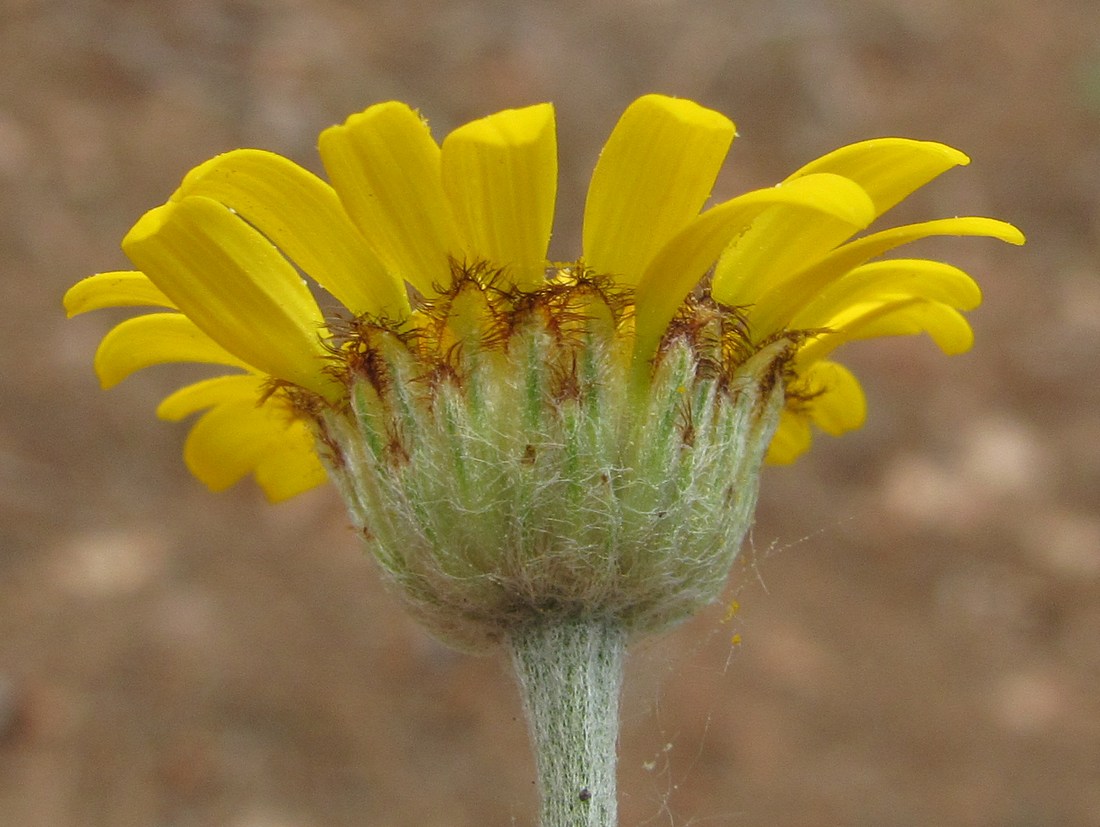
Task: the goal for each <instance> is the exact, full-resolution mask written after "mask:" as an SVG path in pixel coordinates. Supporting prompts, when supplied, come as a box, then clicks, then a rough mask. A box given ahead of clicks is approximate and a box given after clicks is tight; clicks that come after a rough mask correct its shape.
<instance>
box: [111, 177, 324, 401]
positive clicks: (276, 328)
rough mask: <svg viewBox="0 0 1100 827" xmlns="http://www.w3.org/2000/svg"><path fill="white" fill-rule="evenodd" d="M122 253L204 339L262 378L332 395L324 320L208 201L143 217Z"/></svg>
mask: <svg viewBox="0 0 1100 827" xmlns="http://www.w3.org/2000/svg"><path fill="white" fill-rule="evenodd" d="M122 248H123V250H125V252H126V254H127V255H128V256H129V257H130V258H131V259H132V260H133V261H134V262H135V263H136V264H137V265H138V266H139V267H140V268H141V269H142V270H143V271H145V273H146V274H147V275H148V276H149V278H150V279H152V281H153V282H154V283H155V284H156V285H157V286H158V287H160V289H161V290H163V291H164V292H165V294H167V295H168V297H169V298H171V299H172V300H173V301H174V302H175V303H176V305H177V306H178V307H179V308H180V309H181V310H182V311H183V312H184V313H186V314H187V315H188V316H189V317H190V318H191V319H192V320H194V322H195V324H196V325H198V327H199V328H201V329H202V330H203V331H204V332H205V333H206V334H207V335H208V336H210V338H212V339H214V340H215V341H217V342H218V343H219V344H220V345H222V347H224V348H225V349H226V350H228V351H230V352H231V353H233V354H235V355H236V356H238V357H239V358H240V359H243V360H244V361H246V362H247V363H248V364H250V365H253V366H255V367H256V368H257V369H259V370H260V371H261V372H263V373H267V374H270V375H272V376H275V377H278V378H280V379H285V380H286V381H288V382H293V383H294V384H296V385H300V386H301V387H303V388H308V389H309V390H312V391H315V392H316V393H319V394H322V395H325V396H332V395H335V385H334V383H333V380H332V379H331V378H329V377H328V375H326V374H325V373H324V371H323V368H324V365H325V361H324V360H325V357H326V353H325V350H324V347H323V346H322V342H321V336H322V334H323V332H324V321H323V319H322V317H321V311H320V309H319V308H318V307H317V302H316V301H315V300H314V298H313V296H312V295H311V294H310V292H309V288H308V287H306V285H305V284H304V283H303V282H302V279H301V277H300V276H299V275H298V273H297V271H296V270H295V269H294V268H293V267H292V266H291V265H290V264H289V263H288V262H287V261H286V259H284V258H283V257H282V256H281V255H279V252H278V251H277V250H276V249H275V248H274V247H273V246H272V245H271V242H270V241H268V240H267V239H266V238H264V237H263V236H262V235H261V234H260V233H259V232H258V231H257V230H255V229H253V228H252V227H250V226H249V225H248V224H246V223H245V222H244V221H243V220H241V218H240V217H239V216H237V215H234V214H233V213H232V212H230V211H229V210H228V209H227V208H226V207H224V206H223V205H221V204H219V203H218V202H216V201H213V200H211V199H209V198H202V197H198V196H189V197H187V198H184V199H182V200H180V201H177V202H174V203H170V204H166V205H164V206H163V207H158V208H157V209H155V210H151V211H150V212H148V213H146V214H145V215H144V216H143V217H142V218H141V220H140V221H138V223H137V224H136V225H135V226H134V228H133V229H132V230H131V231H130V232H129V234H128V235H127V236H126V238H125V239H124V240H123V242H122Z"/></svg>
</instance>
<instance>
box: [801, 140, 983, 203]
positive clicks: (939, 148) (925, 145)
mask: <svg viewBox="0 0 1100 827" xmlns="http://www.w3.org/2000/svg"><path fill="white" fill-rule="evenodd" d="M969 163H970V159H969V158H967V157H966V155H964V154H963V153H961V152H959V151H958V150H957V149H952V148H951V147H949V146H946V145H944V144H939V143H936V142H934V141H915V140H912V139H910V138H876V139H874V140H870V141H860V142H859V143H856V144H850V145H848V146H844V147H841V148H840V149H836V150H834V151H832V152H830V153H829V154H828V155H823V156H822V157H820V158H818V159H817V160H815V161H811V162H810V163H808V164H806V166H804V167H802V168H801V169H799V170H798V171H797V172H795V173H794V174H792V175H791V176H790V177H789V178H788V179H787V180H788V181H790V180H793V179H795V178H800V177H802V176H803V175H812V174H814V173H817V172H832V173H836V174H837V175H843V176H844V177H845V178H851V179H852V180H853V181H855V182H856V183H857V184H859V185H860V186H861V187H863V189H864V190H866V191H867V194H868V195H870V196H871V200H872V201H874V202H875V212H876V214H878V215H882V214H883V213H884V212H886V211H887V210H888V209H890V208H891V207H893V206H894V205H895V204H897V203H898V202H899V201H902V200H904V199H905V198H906V197H908V196H909V195H910V194H912V193H913V192H915V191H916V190H918V189H920V188H921V187H923V186H924V185H925V184H927V183H928V182H929V181H931V180H932V179H934V178H936V177H937V176H938V175H941V174H943V173H944V172H946V171H947V170H949V169H951V168H952V167H956V166H962V165H965V164H969Z"/></svg>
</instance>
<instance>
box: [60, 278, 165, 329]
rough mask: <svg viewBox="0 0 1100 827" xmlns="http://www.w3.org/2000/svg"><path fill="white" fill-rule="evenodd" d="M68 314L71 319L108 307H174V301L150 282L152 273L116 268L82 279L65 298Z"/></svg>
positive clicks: (69, 290)
mask: <svg viewBox="0 0 1100 827" xmlns="http://www.w3.org/2000/svg"><path fill="white" fill-rule="evenodd" d="M62 302H63V303H64V305H65V313H66V314H67V315H68V317H69V318H70V319H71V318H72V317H73V316H79V315H80V314H81V313H87V312H88V311H90V310H102V309H103V308H105V307H171V308H173V309H175V305H174V304H172V300H171V299H169V298H168V297H167V296H166V295H164V293H162V292H161V291H160V289H159V288H158V287H157V286H156V285H155V284H153V282H151V281H149V278H148V276H146V275H145V274H144V273H139V272H137V271H136V270H115V271H113V272H110V273H96V275H94V276H88V278H86V279H81V280H80V281H78V282H77V283H76V284H74V285H73V286H72V287H70V288H69V289H68V290H67V291H65V297H64V299H62Z"/></svg>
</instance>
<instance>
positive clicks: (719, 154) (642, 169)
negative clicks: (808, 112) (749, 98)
mask: <svg viewBox="0 0 1100 827" xmlns="http://www.w3.org/2000/svg"><path fill="white" fill-rule="evenodd" d="M734 134H735V129H734V125H733V122H732V121H730V120H729V119H728V118H726V117H725V116H723V115H720V114H719V113H717V112H714V111H712V110H709V109H705V108H703V107H701V106H699V105H698V104H697V103H693V102H692V101H687V100H678V99H675V98H668V97H664V96H662V95H646V96H645V97H642V98H639V99H638V100H636V101H635V102H634V103H632V104H631V105H630V106H629V107H628V108H627V110H626V111H625V112H624V113H623V116H622V118H620V120H619V122H618V124H617V125H616V127H615V129H614V131H613V132H612V133H611V137H610V138H609V139H608V141H607V144H606V145H605V146H604V148H603V152H602V153H601V154H600V159H599V162H598V163H597V164H596V169H595V171H594V172H593V174H592V181H591V184H590V185H589V188H588V199H587V201H586V203H585V210H584V238H583V241H584V261H585V264H586V265H587V266H588V267H590V268H592V269H593V270H594V271H596V272H598V273H604V274H608V275H611V276H613V277H615V278H616V279H618V280H619V281H620V282H622V283H624V284H627V285H633V284H637V283H638V281H639V279H641V278H642V274H643V273H644V272H645V270H646V269H647V266H648V265H649V263H650V260H651V259H652V258H653V257H654V256H655V255H656V254H657V253H658V251H659V250H660V249H661V248H662V247H663V246H664V245H665V244H666V243H667V242H668V241H669V240H670V239H671V238H672V237H673V236H674V235H675V234H676V233H678V232H679V231H680V230H681V229H683V228H684V227H685V225H687V224H688V222H690V221H691V220H692V219H694V218H695V217H696V216H697V215H698V213H699V210H701V209H702V207H703V204H704V203H706V200H707V198H708V197H709V196H710V192H711V188H712V187H713V186H714V181H715V178H716V177H717V175H718V170H719V168H720V167H721V166H722V162H723V160H724V159H725V157H726V153H727V152H728V151H729V146H730V143H731V142H732V141H733V137H734Z"/></svg>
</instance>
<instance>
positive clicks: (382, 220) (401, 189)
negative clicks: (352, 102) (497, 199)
mask: <svg viewBox="0 0 1100 827" xmlns="http://www.w3.org/2000/svg"><path fill="white" fill-rule="evenodd" d="M318 148H319V150H320V153H321V160H322V161H323V162H324V165H325V169H326V171H327V172H328V175H329V179H330V180H331V181H332V184H333V186H334V187H335V188H336V192H337V193H339V196H340V200H341V201H342V202H343V204H344V209H346V210H347V212H348V214H349V215H350V216H351V218H352V220H353V221H354V222H355V223H356V224H357V225H358V227H359V228H360V230H362V232H363V234H364V235H365V236H366V237H367V239H368V240H369V241H370V242H371V244H372V245H373V246H374V249H375V251H376V252H377V253H378V256H379V258H381V259H382V262H383V263H384V264H385V265H386V267H387V268H388V269H389V270H390V272H392V273H395V274H396V275H398V276H400V277H401V278H403V279H405V280H406V281H407V282H409V283H410V284H412V285H413V286H414V287H415V288H416V289H417V290H419V291H420V292H421V293H422V294H424V295H425V296H428V297H431V296H434V295H436V293H437V292H438V291H437V290H436V289H435V288H436V285H438V286H442V287H445V286H446V285H448V284H450V280H451V268H450V261H449V258H450V257H454V258H457V259H463V258H464V257H465V251H464V250H463V249H462V245H461V242H460V240H459V237H458V234H457V230H456V229H455V225H454V219H453V218H452V217H451V215H450V213H449V209H448V206H447V202H446V197H445V195H444V192H443V179H442V176H441V173H440V149H439V146H438V144H436V142H435V140H434V139H433V138H432V136H431V133H430V132H429V131H428V125H427V123H425V122H424V120H423V119H422V118H421V117H420V115H419V114H417V113H416V112H415V111H414V110H412V109H410V108H409V107H408V106H406V105H405V104H403V103H398V102H389V103H380V104H377V105H375V106H372V107H370V108H369V109H367V110H366V111H365V112H361V113H359V114H358V115H352V116H351V117H350V118H348V119H347V121H346V122H345V123H344V124H343V125H341V126H333V127H330V128H329V129H326V130H325V131H324V132H322V133H321V137H320V142H319V144H318Z"/></svg>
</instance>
